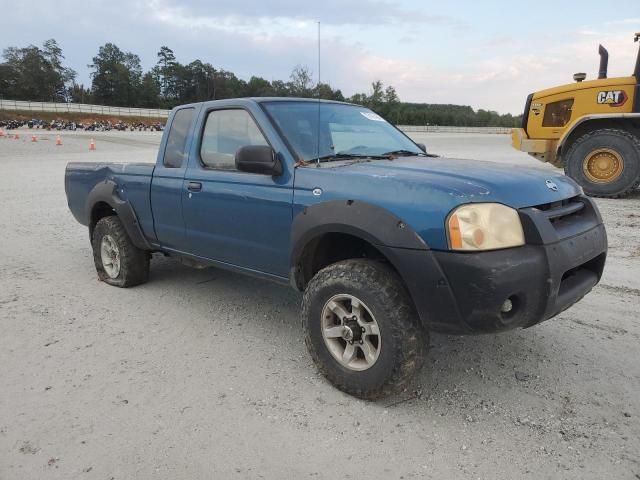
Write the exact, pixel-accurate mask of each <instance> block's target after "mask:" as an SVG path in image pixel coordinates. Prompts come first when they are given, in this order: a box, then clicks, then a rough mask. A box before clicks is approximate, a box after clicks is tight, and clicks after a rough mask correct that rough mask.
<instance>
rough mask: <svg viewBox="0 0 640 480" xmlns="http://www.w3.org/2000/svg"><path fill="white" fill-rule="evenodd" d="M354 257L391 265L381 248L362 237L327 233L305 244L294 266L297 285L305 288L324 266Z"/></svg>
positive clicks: (301, 288)
mask: <svg viewBox="0 0 640 480" xmlns="http://www.w3.org/2000/svg"><path fill="white" fill-rule="evenodd" d="M354 258H368V259H374V260H380V261H383V262H385V263H388V264H389V265H391V263H390V262H389V261H388V260H387V258H386V257H385V256H384V255H383V254H382V253H381V252H380V250H378V249H377V248H376V247H375V246H374V245H373V244H371V243H370V242H368V241H366V240H364V239H362V238H360V237H357V236H355V235H350V234H347V233H340V232H331V233H325V234H322V235H320V236H318V237H316V238H314V239H313V240H311V241H310V242H309V243H307V245H305V247H304V250H303V251H302V254H301V255H300V257H299V259H298V262H297V264H296V265H295V266H294V280H295V286H296V287H297V288H298V289H299V290H304V289H305V288H306V286H307V284H308V283H309V282H310V281H311V279H312V278H313V276H314V275H315V274H316V273H318V272H319V271H320V270H322V269H323V268H325V267H327V266H329V265H331V264H333V263H337V262H340V261H342V260H349V259H354ZM391 267H392V268H393V265H391Z"/></svg>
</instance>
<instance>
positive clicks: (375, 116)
mask: <svg viewBox="0 0 640 480" xmlns="http://www.w3.org/2000/svg"><path fill="white" fill-rule="evenodd" d="M360 115H362V116H363V117H365V118H368V119H369V120H373V121H375V122H384V118H382V117H381V116H380V115H378V114H377V113H373V112H360Z"/></svg>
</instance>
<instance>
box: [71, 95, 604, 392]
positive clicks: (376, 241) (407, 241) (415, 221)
mask: <svg viewBox="0 0 640 480" xmlns="http://www.w3.org/2000/svg"><path fill="white" fill-rule="evenodd" d="M65 188H66V193H67V199H68V204H69V208H70V209H71V212H72V213H73V215H74V217H75V218H76V219H77V220H78V221H79V222H80V223H81V224H83V225H86V226H88V227H89V238H90V241H91V245H92V248H93V257H94V263H95V267H96V270H97V272H98V277H99V278H100V279H101V280H102V281H104V282H106V283H108V284H110V285H114V286H117V287H131V286H134V285H138V284H141V283H143V282H146V281H147V279H148V277H149V263H150V259H151V258H152V254H153V253H161V254H164V255H169V256H172V257H173V256H174V257H178V258H180V259H181V260H182V261H183V262H186V263H188V264H192V265H194V266H214V267H221V268H227V269H232V270H236V271H240V272H244V273H247V274H251V275H257V276H260V277H264V278H267V279H270V280H274V281H276V282H281V283H286V284H290V285H291V286H292V287H293V288H295V289H297V290H299V291H301V292H304V293H303V296H302V314H301V316H302V324H303V329H304V338H305V342H306V345H307V347H308V349H309V351H310V354H311V356H312V358H313V360H314V361H315V363H316V365H317V366H318V368H319V370H320V371H321V372H322V373H323V374H324V375H325V376H326V377H327V378H328V379H329V380H330V381H331V382H332V383H333V384H334V385H336V386H337V387H338V388H340V389H342V390H344V391H346V392H348V393H350V394H352V395H355V396H358V397H360V398H366V399H373V398H378V397H381V396H383V395H386V394H388V393H391V392H394V391H398V390H400V389H402V388H404V387H405V386H406V385H407V383H408V382H409V380H410V379H411V377H412V375H413V374H414V373H415V372H416V370H418V369H419V368H420V366H421V364H422V361H423V359H424V356H425V354H426V350H427V347H428V332H429V331H439V332H446V333H454V334H477V333H489V332H498V331H503V330H508V329H513V328H527V327H531V326H533V325H535V324H537V323H539V322H542V321H544V320H547V319H549V318H551V317H553V316H555V315H557V314H558V313H559V312H561V311H563V310H564V309H566V308H568V307H569V306H571V305H572V304H573V303H575V302H576V301H578V300H580V299H581V298H582V297H583V296H584V295H585V294H587V293H588V292H589V291H590V290H591V289H592V288H593V287H594V286H595V285H596V284H597V283H598V281H599V280H600V277H601V275H602V270H603V268H604V263H605V257H606V252H607V238H606V232H605V229H604V226H603V223H602V218H601V216H600V213H599V212H598V209H597V207H596V205H595V203H594V202H593V201H592V200H591V199H590V198H589V197H587V196H585V195H584V194H583V192H582V190H581V188H580V187H579V186H577V185H576V184H575V183H574V182H573V181H572V180H571V179H570V178H568V177H565V176H564V175H561V174H560V173H556V172H554V171H541V170H536V169H525V168H505V167H504V166H502V165H498V164H492V163H485V162H479V161H467V160H454V159H445V158H439V157H437V156H435V155H431V154H428V153H426V148H425V147H424V145H421V144H416V143H414V142H413V141H412V140H411V139H409V138H408V137H407V136H406V135H404V134H403V133H402V132H401V131H400V130H398V129H396V128H395V127H394V126H393V125H391V124H389V123H388V122H386V121H385V120H384V119H383V118H381V117H380V116H378V115H377V114H376V113H374V112H372V111H371V110H369V109H367V108H364V107H362V106H358V105H351V104H346V103H339V102H329V101H317V100H305V99H292V98H286V99H284V98H255V99H246V98H245V99H237V100H221V101H212V102H206V103H198V104H191V105H184V106H180V107H177V108H175V109H174V110H173V111H172V112H171V115H170V117H169V120H168V123H167V128H166V129H165V131H164V134H163V137H162V141H161V143H160V149H159V152H158V160H157V163H156V164H155V165H152V164H137V163H129V164H124V163H70V164H69V165H68V166H67V169H66V176H65Z"/></svg>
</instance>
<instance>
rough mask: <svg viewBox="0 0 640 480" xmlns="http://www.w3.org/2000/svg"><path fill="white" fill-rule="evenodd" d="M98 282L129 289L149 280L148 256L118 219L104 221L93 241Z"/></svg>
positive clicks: (105, 218) (98, 224)
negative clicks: (137, 245) (132, 240)
mask: <svg viewBox="0 0 640 480" xmlns="http://www.w3.org/2000/svg"><path fill="white" fill-rule="evenodd" d="M91 246H92V247H93V261H94V263H95V266H96V271H97V272H98V278H99V279H100V280H102V281H103V282H105V283H108V284H109V285H113V286H116V287H121V288H127V287H133V286H135V285H140V284H141V283H145V282H146V281H147V280H148V278H149V253H148V252H146V251H144V250H141V249H139V248H138V247H136V246H135V245H134V244H133V243H132V242H131V239H130V238H129V235H128V234H127V231H126V230H125V228H124V225H122V222H121V221H120V219H119V218H118V217H117V216H110V217H104V218H101V219H100V220H99V221H98V223H97V224H96V226H95V228H94V229H93V236H92V238H91Z"/></svg>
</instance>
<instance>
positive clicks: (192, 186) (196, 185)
mask: <svg viewBox="0 0 640 480" xmlns="http://www.w3.org/2000/svg"><path fill="white" fill-rule="evenodd" d="M187 190H189V191H190V192H199V191H200V190H202V184H201V183H200V182H189V185H188V186H187Z"/></svg>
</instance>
